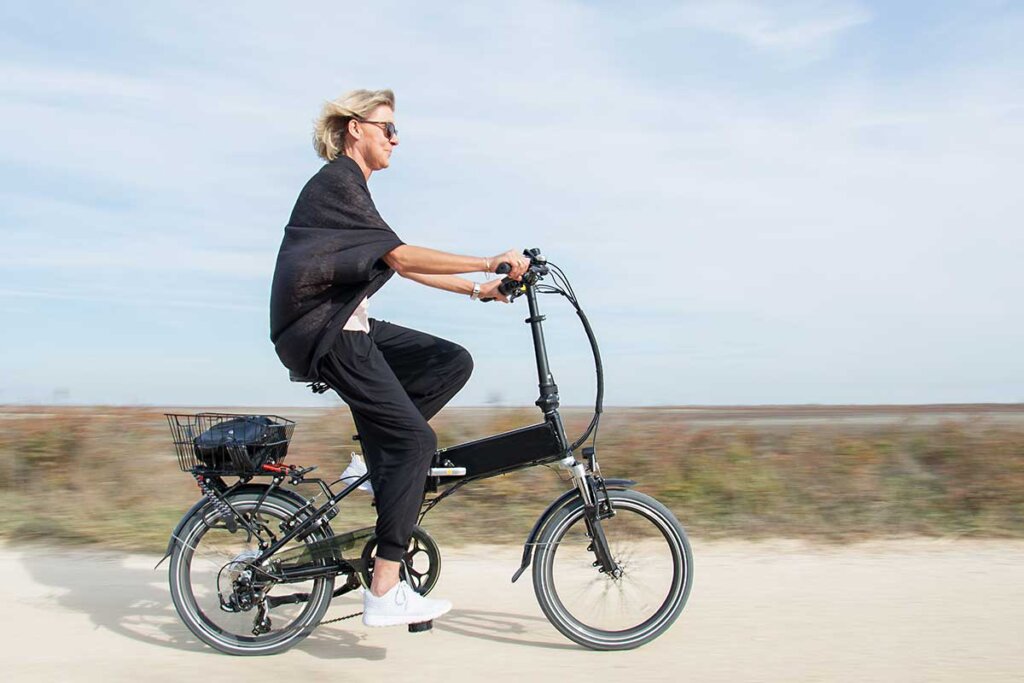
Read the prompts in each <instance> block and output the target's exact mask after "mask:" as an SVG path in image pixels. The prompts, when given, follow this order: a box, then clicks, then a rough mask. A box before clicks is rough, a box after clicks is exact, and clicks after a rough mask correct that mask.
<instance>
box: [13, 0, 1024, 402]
mask: <svg viewBox="0 0 1024 683" xmlns="http://www.w3.org/2000/svg"><path fill="white" fill-rule="evenodd" d="M438 5H439V6H438ZM1021 35H1024V7H1022V6H1021V5H1020V4H1019V3H1003V2H955V3H954V2H929V3H924V2H919V3H874V4H873V3H860V2H845V1H840V0H837V1H834V2H832V1H828V0H825V1H820V2H800V1H798V2H771V3H758V2H747V1H724V2H706V1H694V2H650V3H638V4H628V3H572V2H531V1H526V2H519V3H489V2H467V3H440V4H437V3H431V4H427V3H411V2H409V3H389V2H374V3H302V4H301V7H299V8H295V7H288V8H285V7H284V6H283V5H281V4H280V3H254V2H247V3H215V4H211V3H189V2H178V3H127V4H101V5H97V4H95V3H70V2H63V3H48V2H35V3H31V4H30V3H21V6H20V7H17V6H13V3H7V4H5V5H4V6H3V7H2V8H0V124H2V129H3V131H4V142H3V144H2V145H0V234H2V238H3V247H2V248H0V319H2V320H3V321H4V323H3V328H4V334H3V340H4V341H3V344H4V348H3V351H4V353H3V354H0V403H13V402H48V401H55V400H56V401H61V402H74V403H112V404H137V403H147V404H158V405H323V404H325V402H328V399H326V398H325V397H314V396H312V395H310V394H308V393H306V392H305V390H304V389H303V388H302V387H300V386H298V385H290V384H289V383H288V381H287V375H286V372H285V371H284V369H283V368H282V367H281V366H280V364H279V363H278V361H277V358H276V356H275V355H274V351H273V348H272V346H271V344H270V342H269V339H268V313H267V302H268V295H269V284H270V278H271V275H272V272H273V264H274V259H275V257H276V252H277V247H278V245H279V243H280V239H281V234H282V229H283V226H284V224H285V222H286V221H287V218H288V215H289V213H290V211H291V207H292V204H293V203H294V200H295V196H296V195H297V193H298V191H299V189H300V188H301V187H302V184H303V183H304V182H305V181H306V179H307V178H308V177H309V176H310V175H312V174H313V173H314V172H315V171H316V170H317V168H318V167H319V161H318V160H317V159H316V157H315V155H314V154H313V152H312V148H311V145H310V143H309V138H310V130H311V122H312V119H313V117H314V116H315V115H316V113H317V111H318V109H319V107H320V104H321V103H322V102H323V100H325V99H328V98H332V97H335V96H337V95H339V94H341V93H342V92H344V91H346V90H348V89H351V88H354V87H370V88H377V87H390V88H393V89H394V90H395V92H396V95H397V103H398V107H397V121H398V127H399V130H400V132H401V144H400V146H399V147H398V149H397V151H396V153H395V155H394V157H393V160H392V167H391V168H390V169H388V170H386V171H383V172H381V173H378V174H375V175H374V176H373V177H372V178H371V181H370V189H371V191H372V192H373V195H374V198H375V200H376V202H377V206H378V208H379V210H380V212H381V214H382V215H383V216H384V218H385V219H386V220H387V221H388V222H389V223H390V224H391V225H392V227H393V228H394V229H395V230H396V232H398V234H399V235H400V236H401V237H402V238H403V239H404V240H405V241H406V242H408V243H411V244H421V245H425V246H431V247H435V248H440V249H446V250H451V251H457V252H460V253H469V254H476V255H491V254H494V253H497V252H500V251H503V250H504V249H507V248H512V247H517V248H518V247H529V246H539V247H541V248H542V249H544V251H545V252H546V253H547V254H548V255H549V256H550V258H551V259H552V260H553V261H555V262H557V263H559V264H561V265H562V266H563V267H564V268H566V270H568V272H569V274H570V276H571V277H572V278H573V282H574V285H575V287H576V290H577V293H578V294H579V296H580V298H581V300H582V302H583V304H584V307H585V309H586V310H587V311H588V313H589V315H590V317H591V319H592V321H593V324H594V327H595V328H596V331H597V333H598V337H599V339H600V340H601V342H602V350H603V352H604V355H605V360H606V365H607V374H608V394H607V400H608V402H609V403H610V404H618V405H645V404H736V403H812V402H813V403H839V402H842V403H888V402H897V403H905V402H960V401H965V402H967V401H1024V359H1022V354H1021V353H1020V349H1021V348H1022V347H1024V322H1022V319H1021V316H1020V314H1019V310H1020V302H1021V301H1022V300H1024V274H1022V273H1024V269H1022V267H1021V263H1024V235H1022V231H1021V230H1020V222H1021V219H1020V216H1021V215H1022V209H1024V199H1022V198H1024V193H1022V192H1021V191H1020V189H1019V186H1020V182H1021V181H1020V178H1021V177H1022V171H1024V87H1022V86H1024V49H1022V48H1021V47H1020V36H1021ZM545 303H546V304H547V307H548V309H549V310H548V312H549V314H550V315H549V319H550V325H549V330H548V334H549V338H550V342H551V352H552V362H553V369H554V372H555V378H556V380H557V381H558V383H559V385H560V387H561V389H562V395H563V399H564V401H565V402H566V403H569V404H577V405H583V404H587V403H589V402H590V401H591V395H592V390H593V389H592V385H593V380H592V371H591V367H590V365H589V360H588V355H587V354H588V349H587V347H586V345H585V339H584V337H583V335H582V333H581V332H580V331H579V330H578V325H577V323H576V320H575V316H574V315H572V314H571V311H570V310H569V309H568V308H567V307H566V306H565V305H564V304H563V303H561V302H560V301H558V300H555V299H553V298H549V299H547V300H545ZM371 315H373V316H375V317H379V318H383V319H387V320H390V321H392V322H398V323H400V324H405V325H408V326H412V327H416V328H419V329H424V330H427V331H430V332H433V333H435V334H438V335H441V336H445V337H448V338H450V339H453V340H456V341H458V342H460V343H461V344H463V345H464V346H466V347H467V348H468V349H470V351H471V352H472V353H473V355H474V357H475V359H476V371H475V375H474V377H473V379H472V380H471V381H470V384H469V385H468V386H467V387H466V389H465V390H464V391H463V393H462V394H460V396H459V397H458V398H457V399H456V404H462V405H477V404H482V403H485V402H489V401H499V402H501V403H503V404H507V405H516V404H525V405H529V404H530V403H531V402H532V400H533V398H535V395H536V376H535V371H534V369H533V366H532V351H531V348H530V346H529V331H528V328H527V326H526V325H524V324H523V322H522V320H523V318H524V317H525V306H523V305H519V304H517V305H515V306H498V305H487V306H485V305H480V304H473V303H471V302H469V301H468V299H463V298H460V297H456V296H454V295H450V294H446V293H443V292H439V291H435V290H429V289H427V288H423V287H420V286H417V285H414V284H412V283H408V282H402V281H400V280H399V279H398V278H395V279H394V280H393V281H392V282H391V283H389V285H388V286H387V287H386V288H385V289H384V290H383V291H382V292H381V293H380V294H378V295H376V296H375V297H374V298H373V299H372V301H371Z"/></svg>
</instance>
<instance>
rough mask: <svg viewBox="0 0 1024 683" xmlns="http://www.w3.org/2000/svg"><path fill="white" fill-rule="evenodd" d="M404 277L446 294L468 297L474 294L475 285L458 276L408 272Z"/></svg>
mask: <svg viewBox="0 0 1024 683" xmlns="http://www.w3.org/2000/svg"><path fill="white" fill-rule="evenodd" d="M402 277H405V278H408V279H410V280H412V281H414V282H419V283H420V284H423V285H427V286H428V287H436V288H437V289H443V290H444V291H446V292H455V293H456V294H467V295H468V294H472V293H473V283H472V282H470V281H469V280H467V279H466V278H464V277H458V276H457V275H425V274H423V273H408V272H406V273H402Z"/></svg>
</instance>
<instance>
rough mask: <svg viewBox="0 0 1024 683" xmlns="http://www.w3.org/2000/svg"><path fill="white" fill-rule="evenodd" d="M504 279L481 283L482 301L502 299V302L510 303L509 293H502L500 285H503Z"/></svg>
mask: <svg viewBox="0 0 1024 683" xmlns="http://www.w3.org/2000/svg"><path fill="white" fill-rule="evenodd" d="M502 282H504V279H502V280H491V281H490V282H485V283H483V284H482V285H480V301H491V300H494V301H501V302H502V303H506V304H507V303H510V301H509V298H508V296H507V295H505V294H504V293H502V291H501V290H500V289H498V288H499V287H501V283H502Z"/></svg>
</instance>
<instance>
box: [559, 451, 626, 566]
mask: <svg viewBox="0 0 1024 683" xmlns="http://www.w3.org/2000/svg"><path fill="white" fill-rule="evenodd" d="M570 462H571V464H569V463H570ZM562 464H563V466H566V467H567V469H569V471H570V472H571V474H572V479H573V483H575V485H576V490H577V491H579V494H580V498H581V499H582V500H583V521H584V523H585V524H586V525H587V533H588V534H589V535H590V547H589V550H590V551H591V552H593V553H594V556H595V557H596V558H597V561H596V562H594V566H595V567H599V568H600V571H601V572H602V573H606V574H609V575H611V576H614V577H618V576H619V574H620V573H621V570H620V569H619V565H618V564H617V563H616V562H615V558H614V557H612V552H611V549H610V548H609V547H608V537H607V536H605V534H604V528H603V527H602V526H601V520H602V519H607V518H609V517H611V516H613V515H614V514H615V512H614V510H612V508H611V502H610V501H609V500H608V495H607V491H606V492H605V495H604V501H602V500H601V496H600V494H599V493H598V489H597V483H596V481H595V480H594V475H593V474H590V473H588V472H587V471H586V469H585V468H584V467H583V463H581V462H578V461H577V460H576V459H575V458H573V457H571V456H570V457H568V458H566V459H565V460H563V461H562ZM602 502H603V503H604V505H603V507H604V508H605V509H604V510H602Z"/></svg>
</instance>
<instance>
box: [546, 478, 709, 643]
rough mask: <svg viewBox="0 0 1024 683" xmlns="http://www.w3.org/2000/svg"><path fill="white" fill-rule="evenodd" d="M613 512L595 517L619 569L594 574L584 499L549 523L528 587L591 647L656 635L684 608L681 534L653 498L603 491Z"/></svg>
mask: <svg viewBox="0 0 1024 683" xmlns="http://www.w3.org/2000/svg"><path fill="white" fill-rule="evenodd" d="M609 493H610V495H611V497H612V499H613V506H614V508H615V510H616V514H615V516H613V517H609V518H606V519H603V520H601V522H600V524H601V528H602V531H603V532H604V535H605V537H606V539H607V542H608V548H609V551H610V554H611V557H612V559H613V560H614V562H615V564H616V566H617V568H618V570H619V572H620V573H618V574H615V575H613V574H611V573H605V572H602V571H600V567H599V566H595V563H596V562H597V556H596V553H595V552H594V551H593V550H592V549H588V548H592V546H593V542H592V541H591V539H590V536H589V534H588V533H587V524H586V521H585V519H584V511H583V507H582V504H577V505H575V506H573V507H570V508H567V509H566V510H564V511H563V512H562V513H560V514H559V516H558V517H556V518H555V519H554V520H552V521H551V522H550V523H549V524H548V526H547V527H546V529H545V532H544V535H543V536H542V539H541V541H542V542H541V544H540V547H539V548H538V555H537V558H536V560H535V565H534V584H535V591H536V593H537V598H538V600H539V601H540V603H541V607H542V609H543V610H544V613H545V614H546V615H547V616H548V618H549V619H550V620H551V621H552V623H553V624H554V625H555V626H556V627H557V628H558V629H559V630H560V631H561V632H562V633H563V634H565V635H566V636H568V637H569V638H571V639H573V640H575V641H576V642H578V643H581V644H583V645H586V646H588V647H594V648H597V649H623V648H629V647H636V646H637V645H639V644H642V643H644V642H647V641H648V640H650V639H652V638H654V637H657V635H659V634H660V633H661V632H663V631H664V630H665V629H666V628H668V626H669V625H670V624H671V623H672V621H673V620H674V619H675V618H676V617H677V616H678V614H679V612H680V611H681V610H682V609H683V606H684V605H685V600H686V597H687V595H688V592H689V584H690V572H689V562H690V559H689V558H690V552H689V544H688V542H687V541H686V536H685V532H683V530H682V527H680V526H679V525H678V522H676V521H675V518H674V517H672V515H671V513H670V512H668V511H667V509H665V508H664V507H663V506H661V505H660V504H658V503H657V502H656V501H654V500H653V499H652V498H650V497H648V496H645V495H643V494H640V493H637V492H633V491H612V492H609Z"/></svg>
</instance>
